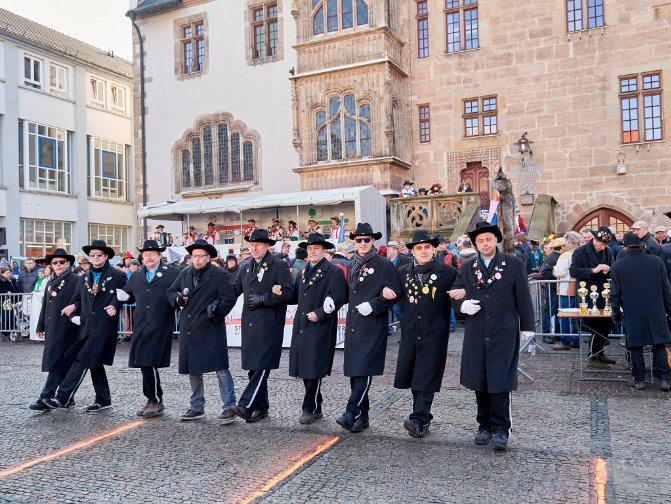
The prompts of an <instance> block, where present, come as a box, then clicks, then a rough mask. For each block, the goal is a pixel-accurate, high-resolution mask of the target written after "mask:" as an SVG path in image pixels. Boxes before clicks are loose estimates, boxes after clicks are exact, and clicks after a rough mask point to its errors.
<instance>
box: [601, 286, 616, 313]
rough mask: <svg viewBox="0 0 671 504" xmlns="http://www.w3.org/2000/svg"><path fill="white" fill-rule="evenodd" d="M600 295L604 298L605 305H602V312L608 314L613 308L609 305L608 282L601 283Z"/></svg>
mask: <svg viewBox="0 0 671 504" xmlns="http://www.w3.org/2000/svg"><path fill="white" fill-rule="evenodd" d="M601 297H603V298H604V299H605V300H606V306H604V307H603V312H604V313H608V314H610V312H612V311H613V310H612V309H611V307H610V284H609V283H608V282H606V283H605V284H603V290H602V291H601Z"/></svg>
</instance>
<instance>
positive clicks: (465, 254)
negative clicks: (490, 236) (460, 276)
mask: <svg viewBox="0 0 671 504" xmlns="http://www.w3.org/2000/svg"><path fill="white" fill-rule="evenodd" d="M477 253H478V251H477V250H475V249H474V248H473V242H471V239H470V238H466V239H464V240H462V241H461V250H460V251H459V260H460V261H461V262H462V263H463V262H464V261H465V260H466V259H470V258H471V257H473V256H475V255H476V254H477Z"/></svg>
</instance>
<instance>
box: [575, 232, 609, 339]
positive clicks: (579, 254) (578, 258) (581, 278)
mask: <svg viewBox="0 0 671 504" xmlns="http://www.w3.org/2000/svg"><path fill="white" fill-rule="evenodd" d="M599 264H606V265H608V266H612V265H613V253H612V251H611V250H610V248H608V247H606V248H605V249H603V250H602V251H601V252H598V251H597V250H596V249H595V248H594V244H593V243H592V242H591V241H589V242H587V243H585V244H584V245H581V246H580V247H578V248H577V249H575V251H574V252H573V258H572V260H571V266H570V267H569V273H570V274H571V276H572V277H573V278H575V293H576V306H579V304H580V303H581V302H582V301H581V299H580V297H579V296H578V289H579V288H580V282H586V284H587V285H586V288H587V290H588V291H590V288H591V286H592V285H596V287H597V291H598V292H599V293H600V292H601V291H602V290H603V284H605V283H606V282H608V278H609V277H610V272H609V273H603V272H599V273H592V269H594V268H595V267H596V266H598V265H599ZM586 299H587V304H588V305H589V306H591V305H592V301H591V300H590V298H589V296H588V297H587V298H586ZM596 306H597V308H598V309H600V310H602V309H603V307H604V306H605V301H604V299H603V297H601V295H599V298H598V299H597V302H596ZM583 325H584V326H586V327H587V328H589V329H591V330H592V331H595V332H597V333H599V334H602V335H605V334H607V333H608V332H610V329H611V326H612V324H611V321H610V320H608V319H599V318H591V319H590V318H588V319H585V321H584V322H583Z"/></svg>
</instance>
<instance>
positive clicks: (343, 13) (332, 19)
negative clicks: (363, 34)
mask: <svg viewBox="0 0 671 504" xmlns="http://www.w3.org/2000/svg"><path fill="white" fill-rule="evenodd" d="M355 24H356V26H363V25H367V24H368V3H367V1H366V0H312V34H313V35H320V34H322V33H324V32H336V31H338V30H345V29H347V28H353V27H354V25H355Z"/></svg>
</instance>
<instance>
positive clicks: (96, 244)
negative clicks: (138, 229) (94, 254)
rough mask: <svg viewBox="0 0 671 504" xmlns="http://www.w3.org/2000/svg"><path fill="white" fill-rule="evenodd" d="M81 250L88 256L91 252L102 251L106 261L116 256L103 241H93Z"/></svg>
mask: <svg viewBox="0 0 671 504" xmlns="http://www.w3.org/2000/svg"><path fill="white" fill-rule="evenodd" d="M82 250H83V251H84V253H85V254H86V255H89V254H90V253H91V251H92V250H102V251H103V252H104V253H105V254H107V258H108V259H109V258H110V257H114V256H115V255H116V252H114V249H113V248H112V247H108V246H107V243H106V242H105V240H93V241H92V242H91V245H84V246H83V247H82Z"/></svg>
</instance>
